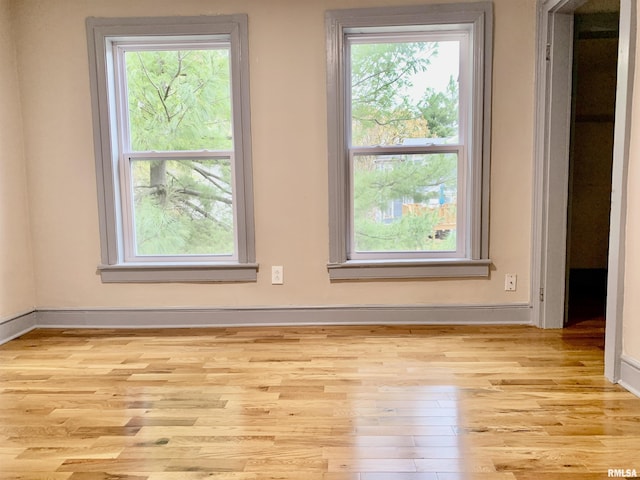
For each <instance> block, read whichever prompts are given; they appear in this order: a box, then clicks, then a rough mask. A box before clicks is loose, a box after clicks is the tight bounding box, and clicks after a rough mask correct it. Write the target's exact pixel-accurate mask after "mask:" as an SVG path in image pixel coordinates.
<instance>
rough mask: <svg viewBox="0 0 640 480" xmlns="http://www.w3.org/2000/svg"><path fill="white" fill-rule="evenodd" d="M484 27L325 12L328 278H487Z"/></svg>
mask: <svg viewBox="0 0 640 480" xmlns="http://www.w3.org/2000/svg"><path fill="white" fill-rule="evenodd" d="M491 24H492V8H491V4H490V3H470V4H460V5H428V6H417V7H402V8H372V9H352V10H336V11H330V12H327V48H328V85H329V91H328V121H329V124H328V129H329V168H330V170H329V181H330V234H331V243H330V256H331V258H330V263H329V272H330V276H331V278H333V279H357V278H405V277H433V276H486V275H488V271H489V265H490V260H489V258H488V187H489V131H490V130H489V129H490V124H489V120H490V115H489V113H490V82H491V35H492V33H491Z"/></svg>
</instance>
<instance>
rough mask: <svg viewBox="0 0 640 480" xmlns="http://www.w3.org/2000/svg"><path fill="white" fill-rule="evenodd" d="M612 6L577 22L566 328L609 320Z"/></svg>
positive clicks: (582, 11)
mask: <svg viewBox="0 0 640 480" xmlns="http://www.w3.org/2000/svg"><path fill="white" fill-rule="evenodd" d="M608 7H609V10H608V11H598V8H599V7H598V6H593V2H587V3H586V4H585V5H584V6H583V7H581V8H579V9H578V10H576V12H575V14H574V19H573V32H574V34H573V82H572V84H573V85H572V96H571V98H572V102H571V103H572V115H571V119H572V121H571V145H570V153H569V182H568V183H569V184H568V202H567V262H566V263H567V268H566V272H567V277H566V278H567V285H566V288H565V291H566V297H565V317H564V325H565V326H568V325H573V324H576V323H580V322H583V321H587V320H591V321H598V322H602V323H604V320H605V310H606V297H607V273H608V268H607V263H608V250H609V233H610V229H609V213H610V210H611V182H612V166H613V140H614V125H615V103H616V78H617V75H616V74H617V62H618V35H619V28H618V25H619V20H620V18H619V2H618V1H616V2H615V3H611V4H610V5H608ZM612 10H617V11H612Z"/></svg>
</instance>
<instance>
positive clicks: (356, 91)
mask: <svg viewBox="0 0 640 480" xmlns="http://www.w3.org/2000/svg"><path fill="white" fill-rule="evenodd" d="M350 61H351V127H352V132H351V136H352V138H351V144H352V145H353V146H374V145H425V144H457V143H458V142H459V140H458V136H459V131H458V126H459V107H458V91H459V88H458V77H459V68H460V41H449V40H447V41H440V42H417V41H408V42H399V41H394V42H388V43H378V42H375V43H374V42H367V43H365V42H364V41H363V42H362V43H355V41H354V42H353V43H352V44H351V58H350Z"/></svg>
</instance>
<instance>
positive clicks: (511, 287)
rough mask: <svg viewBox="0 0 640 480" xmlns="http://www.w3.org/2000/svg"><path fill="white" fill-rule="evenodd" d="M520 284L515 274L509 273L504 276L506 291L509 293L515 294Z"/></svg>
mask: <svg viewBox="0 0 640 480" xmlns="http://www.w3.org/2000/svg"><path fill="white" fill-rule="evenodd" d="M517 282H518V276H517V275H516V274H514V273H507V274H506V275H505V276H504V289H505V291H507V292H515V291H516V286H517Z"/></svg>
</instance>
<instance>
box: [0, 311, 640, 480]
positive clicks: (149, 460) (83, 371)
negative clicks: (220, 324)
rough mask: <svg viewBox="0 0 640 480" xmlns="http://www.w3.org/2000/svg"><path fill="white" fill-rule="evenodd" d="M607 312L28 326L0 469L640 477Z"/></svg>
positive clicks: (95, 478)
mask: <svg viewBox="0 0 640 480" xmlns="http://www.w3.org/2000/svg"><path fill="white" fill-rule="evenodd" d="M602 347H603V323H602V321H597V320H594V321H587V322H582V323H579V324H577V325H574V326H572V327H570V328H568V329H565V330H553V331H545V330H539V329H536V328H534V327H525V326H476V327H472V326H451V327H442V326H438V327H435V326H410V327H409V326H394V327H391V326H374V327H365V326H358V327H344V326H341V327H304V328H302V327H300V328H294V327H290V328H279V327H278V328H276V327H272V328H264V327H261V328H220V329H180V330H175V329H174V330H37V331H33V332H31V333H29V334H27V335H24V336H23V337H21V338H19V339H16V340H14V341H12V342H9V343H8V344H5V345H3V346H2V347H0V478H1V479H16V480H17V479H29V480H37V479H52V480H86V479H91V480H100V479H112V480H113V479H119V480H122V479H132V480H174V479H175V480H177V479H181V480H195V479H203V478H209V479H217V480H276V479H278V480H289V479H304V480H459V479H464V480H468V479H479V480H481V479H497V480H500V479H510V480H528V479H533V478H535V479H536V480H540V479H559V478H561V479H572V478H576V479H577V478H580V479H595V478H598V479H600V478H607V474H608V469H610V468H616V469H621V468H624V469H636V470H638V472H639V474H640V456H638V453H637V452H638V451H640V399H638V398H636V397H634V396H633V395H632V394H630V393H628V392H626V391H625V390H623V389H622V388H620V387H618V386H616V385H611V384H610V383H608V382H607V381H606V380H605V379H604V377H603V349H602Z"/></svg>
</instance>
